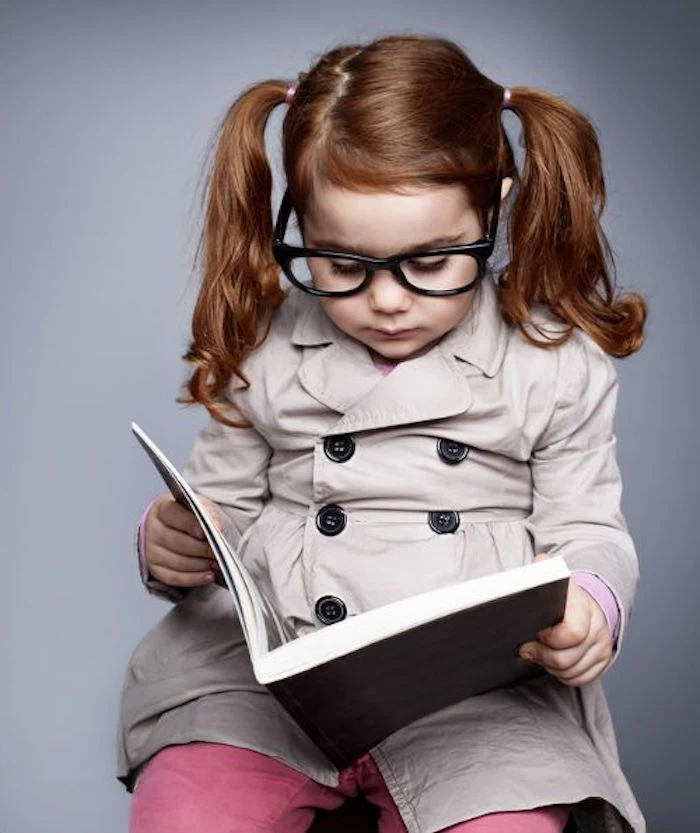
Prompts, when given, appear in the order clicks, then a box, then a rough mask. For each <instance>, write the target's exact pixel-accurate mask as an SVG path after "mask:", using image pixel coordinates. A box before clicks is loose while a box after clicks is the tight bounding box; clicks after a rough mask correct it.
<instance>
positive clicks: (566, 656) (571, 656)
mask: <svg viewBox="0 0 700 833" xmlns="http://www.w3.org/2000/svg"><path fill="white" fill-rule="evenodd" d="M590 652H591V646H580V645H578V646H576V647H575V648H566V649H564V650H561V651H557V650H553V649H552V648H547V647H546V646H544V645H540V646H539V647H538V648H537V650H536V651H535V652H534V658H533V659H532V661H533V662H537V663H539V664H540V665H543V666H544V667H545V668H546V669H547V670H548V671H549V670H551V671H557V672H567V671H569V672H570V671H571V669H573V668H575V667H576V666H577V665H579V663H580V662H581V660H582V659H584V658H585V657H586V656H587V655H588V654H589V653H590Z"/></svg>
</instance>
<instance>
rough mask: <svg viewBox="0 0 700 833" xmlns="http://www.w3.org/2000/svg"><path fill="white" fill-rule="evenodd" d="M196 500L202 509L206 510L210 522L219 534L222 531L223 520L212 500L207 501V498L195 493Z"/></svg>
mask: <svg viewBox="0 0 700 833" xmlns="http://www.w3.org/2000/svg"><path fill="white" fill-rule="evenodd" d="M197 499H198V500H199V502H200V503H201V504H202V506H203V507H204V509H206V512H207V514H208V515H209V516H210V517H211V519H212V521H214V523H215V524H216V526H217V529H218V530H219V532H221V531H223V528H224V519H223V517H222V516H221V512H220V510H219V507H218V506H217V505H216V504H215V503H214V501H213V500H209V498H208V497H204V495H200V494H199V492H197Z"/></svg>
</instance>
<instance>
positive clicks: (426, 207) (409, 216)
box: [303, 181, 479, 255]
mask: <svg viewBox="0 0 700 833" xmlns="http://www.w3.org/2000/svg"><path fill="white" fill-rule="evenodd" d="M303 227H304V236H305V238H306V241H307V245H310V244H311V243H313V244H314V245H316V246H318V245H319V243H320V242H323V241H325V242H334V243H336V244H337V245H338V246H339V247H342V248H344V249H346V250H347V251H358V252H359V251H361V252H363V253H365V254H377V255H381V254H387V253H391V252H393V251H399V250H400V249H404V248H410V247H412V246H414V245H415V244H416V243H421V242H423V241H426V240H430V239H432V238H436V237H441V236H443V235H444V236H448V235H449V236H452V235H457V234H465V235H466V234H469V233H472V232H473V231H474V230H476V229H478V227H479V218H478V215H477V213H476V211H474V209H473V207H472V205H471V203H470V201H469V195H468V192H467V190H466V189H465V188H464V187H463V186H461V185H458V184H451V185H431V186H425V187H411V188H408V187H406V188H402V189H401V191H398V192H395V191H372V192H364V191H352V190H349V189H347V188H341V187H340V186H337V185H333V184H331V183H328V182H325V181H324V182H321V183H319V184H317V185H316V187H315V188H314V190H313V191H312V193H311V196H310V199H309V202H308V205H307V210H306V212H305V214H304V217H303Z"/></svg>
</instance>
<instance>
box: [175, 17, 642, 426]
mask: <svg viewBox="0 0 700 833" xmlns="http://www.w3.org/2000/svg"><path fill="white" fill-rule="evenodd" d="M289 86H290V82H289V80H286V79H277V78H275V79H270V80H265V81H259V82H256V83H253V84H252V85H250V86H248V87H247V88H246V89H244V90H243V92H242V93H241V94H240V95H239V96H238V98H236V100H235V101H234V102H233V104H232V105H231V106H230V108H229V109H228V112H227V113H226V115H225V117H224V119H223V121H222V123H221V125H220V126H219V129H218V131H217V136H216V137H215V143H214V154H213V162H212V164H211V167H210V170H209V174H208V177H207V181H206V192H205V200H204V202H205V209H204V223H203V228H202V233H201V237H200V240H199V245H198V247H197V255H196V259H197V260H200V259H201V272H202V282H201V287H200V290H199V293H198V297H197V300H196V303H195V308H194V313H193V318H192V341H191V343H190V345H189V348H188V350H187V352H186V353H185V354H184V356H183V358H184V359H185V360H186V361H188V362H191V363H192V364H193V365H194V370H193V372H192V374H191V377H190V378H189V380H188V381H187V382H186V383H185V385H184V387H186V389H187V391H188V394H189V395H183V396H182V397H180V398H178V401H179V402H183V403H185V404H194V403H200V404H202V405H204V406H205V407H206V408H207V410H208V411H209V412H210V414H211V415H212V416H213V417H214V418H215V419H217V420H218V421H220V422H222V423H224V424H226V425H230V426H245V425H249V423H248V422H247V421H246V420H245V419H242V420H233V419H229V418H227V417H226V416H225V415H224V408H225V407H226V405H227V404H228V403H227V402H226V400H225V397H223V396H222V392H223V391H224V389H225V388H226V387H227V385H228V384H229V383H230V382H231V380H232V378H236V379H238V380H239V383H240V384H241V385H242V386H243V387H244V388H245V387H247V386H248V380H247V378H246V377H245V374H244V372H243V370H242V364H243V361H244V360H245V358H246V356H247V355H248V354H249V353H250V352H251V350H253V349H255V348H256V347H257V346H259V345H260V344H261V343H262V342H263V341H264V340H265V338H266V336H267V333H268V332H269V328H270V324H271V320H272V315H273V313H274V311H275V310H276V309H277V308H278V307H279V305H280V304H281V303H282V302H283V301H284V299H285V297H286V291H285V289H283V287H282V285H281V283H280V268H279V266H278V264H277V263H276V261H275V259H274V257H273V252H272V236H273V217H272V205H271V191H272V172H271V168H270V164H269V161H268V158H267V155H266V149H265V128H266V125H267V122H268V118H269V116H270V114H271V113H272V111H273V110H274V108H275V107H277V106H278V105H279V104H282V103H284V102H285V100H286V95H287V90H288V88H289ZM503 94H504V87H503V86H501V85H500V84H497V83H496V82H494V81H492V80H491V79H489V78H487V77H486V76H485V75H483V74H482V73H481V72H480V71H479V70H478V69H477V68H476V66H475V65H474V64H473V63H472V61H471V60H470V59H469V58H468V57H467V55H466V54H465V53H464V51H463V50H462V49H461V48H460V47H459V46H458V45H457V44H455V43H454V42H452V41H450V40H448V39H446V38H441V37H434V36H427V35H421V34H395V35H386V36H382V37H379V38H376V39H374V40H372V41H371V42H369V43H367V44H366V45H359V44H352V45H349V44H346V45H340V46H337V47H335V48H332V49H330V50H329V51H327V52H326V53H324V54H323V55H321V56H320V57H319V58H317V59H316V60H315V62H314V63H313V65H312V66H311V67H310V69H309V70H308V72H305V73H301V74H300V75H299V77H298V86H297V89H296V92H295V93H294V97H293V99H292V101H291V104H290V106H289V108H288V110H287V112H286V114H285V116H284V121H283V126H282V159H283V167H284V173H285V176H286V180H287V187H288V188H289V192H290V196H291V198H292V203H293V205H294V207H295V211H296V212H297V215H298V216H300V217H302V216H303V214H304V210H305V207H306V205H307V203H308V200H309V198H310V195H311V194H312V192H313V188H314V184H315V183H316V182H318V181H320V180H321V179H323V180H325V181H329V182H331V183H333V184H335V185H339V186H341V187H346V188H351V189H355V190H365V191H381V190H391V189H399V188H401V187H404V186H411V185H416V186H424V185H430V184H436V185H444V184H454V183H461V184H463V185H464V186H465V187H466V188H467V189H468V191H469V195H470V198H471V200H472V203H473V204H475V205H476V206H477V207H478V209H479V210H480V213H481V216H482V218H484V219H485V217H486V215H487V212H488V208H489V201H490V199H491V198H492V195H493V188H494V184H495V182H496V178H497V177H498V176H510V177H513V178H514V179H515V180H516V185H517V188H514V189H513V190H514V192H515V198H514V199H513V201H512V204H511V209H510V211H509V216H508V240H509V258H508V262H507V265H506V266H505V267H504V268H503V269H502V271H501V272H500V275H499V280H498V292H499V307H500V310H501V314H502V315H503V317H504V319H505V320H506V321H507V322H508V323H509V324H511V325H513V326H514V327H517V328H518V329H519V330H520V331H521V332H522V334H523V336H524V337H525V338H526V339H527V340H528V341H530V342H532V343H533V344H535V345H537V346H540V347H542V348H545V349H547V348H549V349H551V348H553V347H556V346H557V345H559V344H561V343H562V342H564V341H566V340H567V338H569V337H570V335H571V331H572V330H573V328H574V327H577V326H578V327H580V328H581V329H583V330H585V331H586V332H587V333H589V334H590V336H591V337H592V338H593V339H594V340H595V341H596V342H597V343H598V344H599V345H600V346H601V347H602V348H603V349H604V350H605V351H606V352H607V353H609V354H610V355H612V356H616V357H624V356H628V355H630V354H632V353H634V352H636V351H637V350H639V349H640V347H641V346H642V342H643V339H644V336H643V327H644V322H645V320H646V316H647V305H646V301H645V300H644V298H643V297H642V296H641V295H639V294H638V293H627V294H625V295H624V296H622V297H617V298H615V297H614V290H613V281H612V278H611V273H612V272H614V263H613V257H612V253H611V250H610V246H609V244H608V241H607V239H606V237H605V234H604V233H603V231H602V228H601V224H600V216H601V214H602V211H603V209H604V207H605V199H606V193H605V183H604V179H603V171H602V163H601V154H600V147H599V144H598V141H597V136H596V130H595V128H594V126H593V125H592V124H591V122H590V121H589V119H588V118H587V117H586V116H585V115H583V114H582V113H581V112H579V111H578V110H576V109H575V108H574V107H572V106H571V105H570V104H568V103H567V102H566V101H564V100H563V99H561V98H558V97H556V96H554V95H551V94H549V93H547V92H544V91H542V90H538V89H533V88H531V87H511V88H510V97H509V99H508V101H507V102H506V103H505V105H504V101H503ZM504 106H505V107H507V108H508V109H510V110H512V111H514V112H515V113H516V114H517V115H518V117H519V119H520V121H521V123H522V131H523V137H524V144H525V161H524V165H523V171H522V175H519V173H518V170H517V168H516V166H515V162H514V156H513V152H512V148H511V146H510V143H509V141H508V137H507V135H506V133H505V130H504V128H503V126H502V123H501V113H502V110H503V107H504ZM534 302H541V303H543V304H545V305H546V306H547V307H548V308H549V309H551V311H552V312H553V313H554V314H555V315H556V316H557V317H558V318H559V319H560V320H561V321H562V322H563V323H564V324H565V325H567V326H566V329H565V331H564V333H563V334H562V335H561V337H560V338H559V339H557V340H554V339H552V338H546V339H545V340H544V341H539V340H538V339H535V338H534V337H533V336H532V335H531V334H530V332H529V329H530V327H532V326H533V324H532V322H530V321H529V315H530V310H531V307H532V305H533V303H534ZM528 324H529V327H528V326H527V325H528ZM535 329H537V330H538V331H539V332H541V330H539V328H537V327H535Z"/></svg>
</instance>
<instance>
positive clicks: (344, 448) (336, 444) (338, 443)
mask: <svg viewBox="0 0 700 833" xmlns="http://www.w3.org/2000/svg"><path fill="white" fill-rule="evenodd" d="M323 450H324V451H325V452H326V457H328V459H329V460H332V461H333V462H334V463H344V462H345V461H346V460H349V459H350V458H351V457H352V455H353V454H354V453H355V440H353V438H352V437H351V436H350V435H349V434H333V435H332V436H330V437H326V439H325V440H324V441H323Z"/></svg>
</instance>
